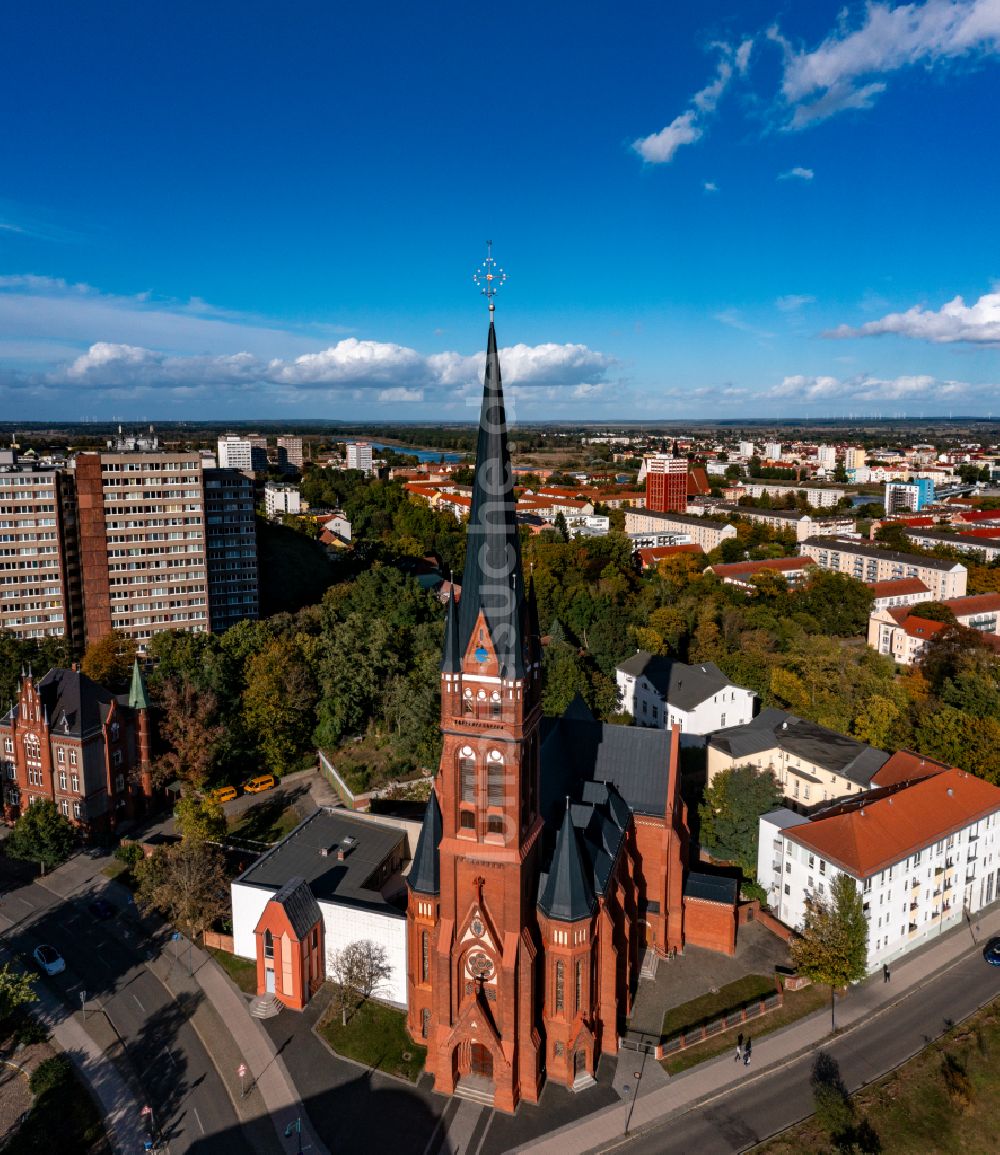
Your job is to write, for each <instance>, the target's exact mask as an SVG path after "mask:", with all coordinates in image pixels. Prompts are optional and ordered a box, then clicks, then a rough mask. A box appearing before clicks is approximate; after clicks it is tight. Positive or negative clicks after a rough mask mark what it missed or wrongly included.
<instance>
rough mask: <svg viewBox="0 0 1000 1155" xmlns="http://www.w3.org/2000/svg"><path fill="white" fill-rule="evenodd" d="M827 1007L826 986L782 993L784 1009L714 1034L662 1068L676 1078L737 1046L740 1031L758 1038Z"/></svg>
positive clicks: (828, 1003) (827, 990) (678, 1055)
mask: <svg viewBox="0 0 1000 1155" xmlns="http://www.w3.org/2000/svg"><path fill="white" fill-rule="evenodd" d="M722 989H723V990H725V989H726V988H725V987H723V988H722ZM720 993H721V991H720ZM695 1001H698V1000H695ZM829 1006H830V988H829V987H822V986H811V987H806V988H805V989H804V990H801V991H785V1001H784V1005H783V1006H780V1007H778V1008H777V1009H776V1010H773V1011H768V1013H767V1014H766V1015H761V1017H760V1018H759V1019H751V1020H750V1022H749V1023H741V1024H740V1025H739V1026H736V1027H732V1028H731V1029H730V1030H728V1031H723V1032H722V1033H721V1034H718V1035H713V1036H712V1038H710V1039H706V1040H705V1042H703V1043H696V1044H695V1045H694V1046H693V1047H688V1048H687V1050H684V1051H678V1052H677V1054H675V1055H671V1056H670V1057H669V1058H667V1059H664V1060H663V1066H664V1069H665V1070H667V1071H668V1072H669V1073H670V1074H671V1075H679V1074H680V1073H681V1071H686V1070H688V1068H690V1067H695V1066H697V1065H698V1064H699V1063H704V1062H705V1060H706V1059H714V1058H715V1056H716V1055H721V1054H723V1053H724V1052H725V1051H731V1050H733V1049H734V1048H735V1046H736V1036H737V1035H738V1034H739V1033H740V1031H742V1032H743V1033H744V1034H747V1033H749V1034H750V1035H751V1036H752V1037H753V1038H754V1039H759V1038H760V1037H761V1036H762V1035H769V1034H770V1033H771V1032H772V1031H776V1030H778V1028H779V1027H787V1026H788V1024H789V1023H794V1022H795V1021H796V1019H802V1018H805V1016H806V1015H811V1014H812V1013H813V1012H814V1011H818V1010H824V1009H828V1008H829ZM678 1009H679V1008H678Z"/></svg>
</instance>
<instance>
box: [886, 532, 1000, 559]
mask: <svg viewBox="0 0 1000 1155" xmlns="http://www.w3.org/2000/svg"><path fill="white" fill-rule="evenodd" d="M906 536H907V537H908V538H909V539H910V541H912V542H913V543H914V544H915V545H920V546H923V547H924V548H925V549H933V548H934V547H935V546H936V545H946V546H948V548H949V549H954V550H958V552H959V553H967V554H970V555H972V556H973V557H978V558H979V559H980V560H981V561H983V562H985V563H986V564H987V565H988V564H990V563H991V562H994V561H996V560H997V558H1000V537H987V536H986V535H985V534H982V535H980V534H976V533H972V532H967V533H960V534H957V535H956V534H953V533H949V532H948V531H947V530H940V529H910V530H907V532H906Z"/></svg>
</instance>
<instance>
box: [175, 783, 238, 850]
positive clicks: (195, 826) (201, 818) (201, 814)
mask: <svg viewBox="0 0 1000 1155" xmlns="http://www.w3.org/2000/svg"><path fill="white" fill-rule="evenodd" d="M174 822H175V823H176V825H177V832H178V833H179V834H180V836H181V838H182V839H184V840H185V841H187V842H221V841H222V839H223V838H224V837H225V833H226V816H225V814H224V813H223V811H222V805H221V803H219V802H216V800H215V799H214V798H212V797H210V796H203V795H198V794H188V795H186V796H185V797H184V798H181V799H180V801H179V802H178V803H177V805H176V806H175V807H174Z"/></svg>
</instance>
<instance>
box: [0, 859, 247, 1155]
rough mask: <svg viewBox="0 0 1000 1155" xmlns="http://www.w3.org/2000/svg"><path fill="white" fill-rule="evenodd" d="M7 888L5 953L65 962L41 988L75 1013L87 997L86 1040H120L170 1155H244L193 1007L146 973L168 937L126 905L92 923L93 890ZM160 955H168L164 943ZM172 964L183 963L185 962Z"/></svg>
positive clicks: (30, 885) (3, 907)
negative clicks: (56, 955) (42, 951)
mask: <svg viewBox="0 0 1000 1155" xmlns="http://www.w3.org/2000/svg"><path fill="white" fill-rule="evenodd" d="M8 885H9V882H8ZM3 890H4V891H6V893H4V895H3V902H2V905H0V910H2V912H3V915H4V916H5V922H4V926H7V925H8V921H7V920H9V921H12V922H14V924H15V925H13V926H12V927H10V929H9V930H7V931H6V933H5V934H4V936H3V937H4V944H5V946H7V947H8V949H10V950H12V951H15V952H18V953H20V954H21V955H22V957H25V958H28V957H29V956H30V954H31V951H32V950H33V949H34V947H35V946H36V945H38V943H40V942H47V943H51V944H52V945H53V946H54V947H56V949H57V950H59V952H60V953H61V954H62V955H63V957H64V958H65V959H66V964H67V969H66V972H65V973H64V974H62V975H57V976H56V977H54V978H43V979H41V980H40V981H42V982H45V983H46V984H47V986H48V987H49V989H50V990H52V991H53V992H54V993H55V994H57V995H58V996H59V997H60V998H62V1000H63V1001H64V1003H65V1004H66V1005H67V1006H68V1007H70V1008H71V1009H73V1010H77V1011H78V1010H79V1006H80V992H81V990H82V991H85V992H86V996H87V1007H88V1018H90V1017H91V1016H96V1021H94V1020H92V1021H91V1022H90V1024H89V1026H90V1028H91V1030H92V1033H94V1034H95V1036H96V1037H98V1038H102V1039H106V1041H107V1042H108V1043H113V1042H114V1034H115V1033H117V1035H118V1036H119V1037H120V1039H121V1040H122V1042H123V1043H124V1045H125V1047H126V1050H127V1053H128V1056H129V1058H130V1060H131V1065H132V1068H133V1070H134V1071H135V1073H136V1076H137V1078H138V1081H139V1084H140V1087H141V1093H142V1097H143V1098H144V1099H145V1100H146V1102H148V1103H149V1104H150V1105H151V1106H152V1107H153V1109H154V1111H155V1112H156V1117H157V1121H158V1123H159V1124H160V1127H161V1128H162V1130H163V1133H164V1134H165V1135H166V1136H168V1137H169V1141H170V1151H171V1155H183V1153H184V1152H186V1151H188V1150H189V1149H190V1148H191V1147H192V1146H194V1145H195V1144H198V1143H199V1142H202V1143H203V1142H204V1141H205V1140H206V1138H209V1139H210V1140H211V1143H212V1147H211V1149H212V1151H213V1152H215V1151H218V1152H220V1153H222V1155H249V1153H250V1148H249V1146H248V1145H247V1143H246V1141H245V1140H244V1138H243V1135H242V1133H241V1131H240V1128H239V1125H238V1122H237V1119H236V1115H235V1112H234V1110H233V1106H232V1103H231V1102H230V1100H229V1097H228V1095H227V1093H226V1090H225V1087H224V1086H223V1084H222V1081H221V1080H220V1078H219V1075H218V1072H217V1071H216V1069H215V1067H214V1065H213V1064H212V1061H211V1059H210V1058H209V1056H208V1054H207V1053H206V1051H205V1049H204V1047H203V1046H202V1044H201V1040H200V1039H199V1038H198V1036H197V1034H196V1033H195V1031H194V1029H193V1028H192V1027H191V1025H190V1023H189V1022H188V1014H189V1012H190V1009H191V1008H190V1006H187V1005H185V1004H184V1003H183V1002H180V1001H178V1000H175V999H174V998H173V996H172V995H171V993H170V992H169V991H168V990H167V988H166V987H165V986H164V985H163V984H162V983H161V982H160V981H159V980H158V979H157V978H156V977H155V976H154V975H153V974H152V973H151V971H150V970H149V969H148V968H147V967H146V966H145V961H146V958H147V957H148V956H150V955H154V956H155V954H156V953H159V951H160V949H161V947H162V946H163V937H164V933H163V932H162V931H155V930H152V928H150V926H149V925H148V924H144V923H143V922H142V921H141V920H140V919H139V918H138V915H137V914H136V912H135V910H134V908H132V907H129V908H128V909H121V910H120V912H119V913H118V914H117V915H116V917H115V918H113V919H109V920H107V921H99V920H97V919H95V917H94V916H93V915H92V914H91V913H90V911H89V910H88V905H87V904H88V902H89V901H91V900H92V898H93V894H92V893H90V892H89V891H84V892H81V893H80V894H78V895H73V896H71V897H69V898H60V897H59V896H58V895H56V894H54V893H53V892H52V891H50V890H48V889H47V888H46V887H44V886H41V885H38V884H37V883H28V884H23V883H22V885H20V886H16V887H15V888H12V889H8V888H7V886H4V887H3ZM166 950H167V953H168V957H169V951H170V946H169V944H168V945H167V946H166ZM176 965H179V966H182V965H183V956H182V957H181V959H180V960H179V961H178V963H177V964H176ZM168 981H169V980H168Z"/></svg>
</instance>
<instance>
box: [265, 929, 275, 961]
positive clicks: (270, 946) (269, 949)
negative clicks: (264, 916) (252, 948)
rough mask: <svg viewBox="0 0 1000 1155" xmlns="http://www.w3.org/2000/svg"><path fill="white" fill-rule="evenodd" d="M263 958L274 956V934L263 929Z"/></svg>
mask: <svg viewBox="0 0 1000 1155" xmlns="http://www.w3.org/2000/svg"><path fill="white" fill-rule="evenodd" d="M264 958H274V935H273V934H271V932H270V931H269V930H265V931H264Z"/></svg>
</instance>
